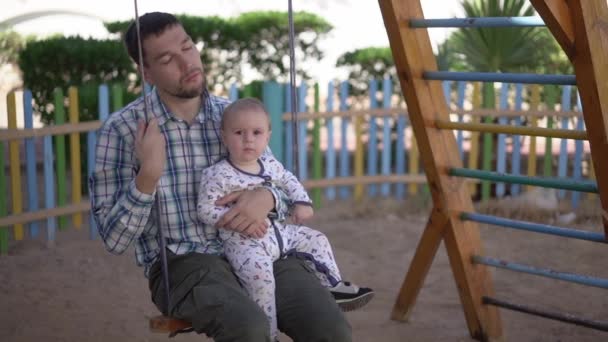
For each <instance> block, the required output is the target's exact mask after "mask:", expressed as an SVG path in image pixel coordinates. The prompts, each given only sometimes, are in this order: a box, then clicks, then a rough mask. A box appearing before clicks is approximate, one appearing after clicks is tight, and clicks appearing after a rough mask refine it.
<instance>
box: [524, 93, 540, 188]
mask: <svg viewBox="0 0 608 342" xmlns="http://www.w3.org/2000/svg"><path fill="white" fill-rule="evenodd" d="M530 91H531V95H530V110H531V111H534V110H539V109H540V86H539V85H538V84H534V85H532V87H531V89H530ZM530 124H531V125H532V127H538V119H537V118H536V116H535V117H533V118H531V120H530ZM536 141H537V138H536V137H530V153H529V155H528V176H529V177H534V176H536V168H537V160H538V155H537V151H536ZM533 187H534V186H532V185H526V191H530V190H531V189H532V188H533Z"/></svg>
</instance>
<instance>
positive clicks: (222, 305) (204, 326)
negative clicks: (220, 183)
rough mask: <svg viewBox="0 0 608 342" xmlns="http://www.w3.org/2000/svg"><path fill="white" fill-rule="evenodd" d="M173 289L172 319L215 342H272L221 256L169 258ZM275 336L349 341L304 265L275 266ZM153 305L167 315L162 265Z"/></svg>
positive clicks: (339, 316)
mask: <svg viewBox="0 0 608 342" xmlns="http://www.w3.org/2000/svg"><path fill="white" fill-rule="evenodd" d="M167 260H168V265H169V281H170V288H171V299H170V300H171V308H170V313H171V314H170V315H171V316H172V317H175V318H179V319H184V320H187V321H190V322H192V327H193V328H194V330H195V331H196V332H197V333H205V334H206V335H207V336H209V337H211V338H213V339H214V340H215V341H217V342H228V341H230V342H258V341H259V342H267V341H270V336H269V333H270V331H269V323H268V320H267V319H266V316H265V315H264V312H263V311H262V310H261V309H260V308H259V307H258V306H257V304H255V303H254V302H253V301H252V300H251V299H250V298H249V297H248V296H247V293H246V292H245V290H243V289H242V288H241V286H240V285H239V282H238V280H237V278H236V276H235V275H234V273H232V270H231V268H230V265H229V264H228V262H227V261H226V260H225V259H224V258H223V257H220V256H217V255H208V254H199V253H189V254H185V255H175V254H173V253H171V252H170V251H168V252H167ZM274 274H275V278H276V301H277V316H278V327H279V330H281V331H282V332H284V333H285V334H286V335H287V336H289V337H291V338H292V339H293V340H294V341H295V342H317V341H318V342H321V341H331V342H342V341H351V340H352V337H351V327H350V325H349V323H348V322H347V320H346V317H345V316H344V314H343V313H342V312H341V311H340V309H339V308H338V305H337V304H336V303H335V301H334V299H333V297H332V296H331V294H330V293H329V291H328V290H327V289H326V288H324V287H323V286H321V284H320V282H319V280H318V279H317V277H316V276H315V275H314V273H313V272H312V270H311V269H310V268H309V267H308V266H307V265H306V264H305V262H304V261H302V260H299V259H295V258H287V259H281V260H277V261H276V262H275V263H274ZM149 285H150V291H151V295H152V301H153V302H154V304H155V305H156V306H157V307H158V308H159V310H160V311H161V312H163V313H165V314H166V312H167V310H166V307H167V304H166V299H165V298H166V295H165V292H164V288H163V280H162V272H161V268H160V263H158V262H157V263H155V264H154V265H153V266H152V268H151V270H150V279H149Z"/></svg>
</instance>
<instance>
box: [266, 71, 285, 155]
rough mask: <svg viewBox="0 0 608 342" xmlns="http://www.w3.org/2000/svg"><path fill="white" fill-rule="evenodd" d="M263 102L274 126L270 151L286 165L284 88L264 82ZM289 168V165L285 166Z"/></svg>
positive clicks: (274, 83)
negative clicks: (284, 152)
mask: <svg viewBox="0 0 608 342" xmlns="http://www.w3.org/2000/svg"><path fill="white" fill-rule="evenodd" d="M262 101H263V102H264V106H265V107H266V110H268V114H269V115H270V124H271V125H272V135H271V136H270V149H271V150H272V153H273V154H274V156H275V157H276V158H277V159H278V160H279V161H281V162H283V163H284V161H285V157H284V154H283V146H284V144H283V134H284V132H283V127H284V126H283V87H282V86H281V85H280V84H278V83H276V82H264V84H263V86H262ZM285 166H286V167H287V164H286V165H285Z"/></svg>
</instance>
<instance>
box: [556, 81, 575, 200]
mask: <svg viewBox="0 0 608 342" xmlns="http://www.w3.org/2000/svg"><path fill="white" fill-rule="evenodd" d="M570 94H572V86H569V85H566V86H564V87H563V88H562V108H561V110H562V112H567V111H570V109H571V108H572V106H571V103H570ZM561 121H562V122H561V126H562V127H561V128H562V129H568V125H569V122H570V120H569V118H568V117H566V116H564V117H562V120H561ZM567 173H568V139H561V141H560V144H559V158H558V162H557V177H560V178H565V177H566V176H567ZM565 196H566V191H565V190H558V191H557V198H560V199H562V198H564V197H565Z"/></svg>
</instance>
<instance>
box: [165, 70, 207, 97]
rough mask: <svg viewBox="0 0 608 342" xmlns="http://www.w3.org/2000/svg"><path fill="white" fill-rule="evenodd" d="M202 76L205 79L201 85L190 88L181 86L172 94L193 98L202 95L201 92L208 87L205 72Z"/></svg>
mask: <svg viewBox="0 0 608 342" xmlns="http://www.w3.org/2000/svg"><path fill="white" fill-rule="evenodd" d="M201 76H202V77H203V80H202V82H201V84H200V85H199V86H194V87H192V88H189V89H184V88H183V87H181V86H180V87H179V88H177V90H176V91H175V92H174V93H172V94H171V95H173V96H175V97H179V98H181V99H192V98H195V97H199V96H201V94H202V93H203V89H205V88H206V87H207V78H206V77H205V75H204V74H203V73H201Z"/></svg>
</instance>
